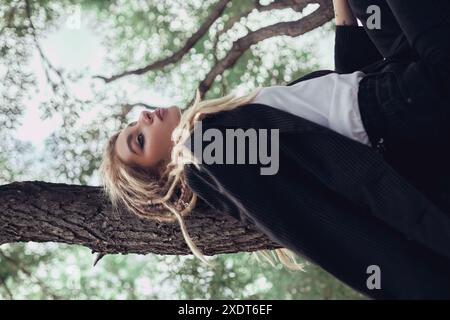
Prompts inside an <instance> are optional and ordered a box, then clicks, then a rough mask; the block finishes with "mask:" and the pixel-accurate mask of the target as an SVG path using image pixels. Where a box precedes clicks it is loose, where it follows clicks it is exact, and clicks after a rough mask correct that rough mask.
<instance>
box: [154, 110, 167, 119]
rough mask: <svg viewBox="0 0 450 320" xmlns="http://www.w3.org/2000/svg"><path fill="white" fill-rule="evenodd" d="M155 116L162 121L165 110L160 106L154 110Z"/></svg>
mask: <svg viewBox="0 0 450 320" xmlns="http://www.w3.org/2000/svg"><path fill="white" fill-rule="evenodd" d="M155 114H156V116H157V117H158V118H159V120H161V121H163V119H164V116H165V114H166V110H165V109H162V108H158V109H156V110H155Z"/></svg>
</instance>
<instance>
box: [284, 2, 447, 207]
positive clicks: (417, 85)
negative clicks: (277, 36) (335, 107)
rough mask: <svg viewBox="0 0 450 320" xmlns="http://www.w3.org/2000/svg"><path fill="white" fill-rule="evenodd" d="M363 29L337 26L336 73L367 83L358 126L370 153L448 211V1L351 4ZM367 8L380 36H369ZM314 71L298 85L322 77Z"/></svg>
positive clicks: (372, 33) (361, 90) (371, 32)
mask: <svg viewBox="0 0 450 320" xmlns="http://www.w3.org/2000/svg"><path fill="white" fill-rule="evenodd" d="M349 4H350V5H351V8H352V10H353V12H354V13H355V15H356V16H357V17H358V18H359V19H360V20H361V21H362V23H363V26H364V28H363V27H357V26H337V27H336V39H335V68H336V71H334V72H338V73H350V72H354V71H357V70H361V71H363V72H365V73H366V74H367V75H366V76H365V77H364V79H363V80H362V81H361V83H360V87H359V96H358V103H359V108H360V112H361V120H362V122H363V125H364V128H365V129H366V132H367V134H368V137H369V140H370V142H371V144H372V145H373V146H374V148H375V149H376V150H377V151H378V152H380V153H382V154H383V157H384V159H385V161H386V162H388V163H389V164H390V165H391V166H392V167H393V168H394V169H395V170H396V171H397V172H398V173H400V174H401V175H402V176H403V177H405V178H406V179H407V180H408V181H409V182H410V183H412V184H413V185H414V186H415V187H416V188H418V189H419V190H420V191H422V192H423V193H424V194H426V195H427V196H428V197H430V198H432V199H433V200H434V201H435V202H436V203H442V204H446V205H448V204H450V178H449V177H450V166H449V163H450V138H449V137H450V125H449V123H450V102H449V100H450V96H449V94H450V1H443V0H433V1H429V2H427V3H426V5H425V3H424V2H423V1H417V0H413V1H395V0H394V1H386V0H350V1H349ZM369 5H377V6H378V7H379V8H380V10H381V29H380V30H377V29H373V30H371V29H368V28H367V23H366V22H367V19H368V16H369V14H367V13H366V11H367V7H368V6H369ZM330 72H333V71H327V70H321V71H316V72H313V73H311V74H309V75H306V76H305V77H302V78H300V79H297V80H295V81H293V82H291V83H290V84H294V83H297V82H299V81H303V80H307V79H311V78H314V77H317V76H322V75H325V74H328V73H330Z"/></svg>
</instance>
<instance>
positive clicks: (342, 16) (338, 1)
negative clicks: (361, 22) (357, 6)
mask: <svg viewBox="0 0 450 320" xmlns="http://www.w3.org/2000/svg"><path fill="white" fill-rule="evenodd" d="M333 6H334V16H335V18H336V25H337V26H352V25H353V26H356V25H358V20H357V19H356V18H355V16H354V15H353V12H352V9H351V8H350V6H349V4H348V2H347V0H333Z"/></svg>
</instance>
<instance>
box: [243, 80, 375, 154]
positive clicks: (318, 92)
mask: <svg viewBox="0 0 450 320" xmlns="http://www.w3.org/2000/svg"><path fill="white" fill-rule="evenodd" d="M363 76H364V73H363V72H361V71H357V72H354V73H349V74H337V73H330V74H328V75H325V76H322V77H317V78H313V79H309V80H305V81H300V82H298V83H296V84H294V85H291V86H271V87H264V88H262V89H261V91H260V92H259V94H258V95H257V96H256V98H255V99H254V100H253V101H252V103H261V104H265V105H269V106H271V107H274V108H277V109H280V110H284V111H286V112H289V113H292V114H294V115H297V116H300V117H302V118H305V119H307V120H310V121H312V122H315V123H317V124H320V125H322V126H324V127H327V128H330V129H331V130H334V131H336V132H338V133H340V134H342V135H344V136H347V137H349V138H351V139H353V140H356V141H359V142H361V143H364V144H366V145H369V146H370V142H369V138H368V136H367V133H366V131H365V129H364V127H363V124H362V121H361V114H360V112H359V106H358V89H359V82H360V81H361V79H362V77H363Z"/></svg>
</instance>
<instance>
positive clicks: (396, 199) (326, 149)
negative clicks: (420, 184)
mask: <svg viewBox="0 0 450 320" xmlns="http://www.w3.org/2000/svg"><path fill="white" fill-rule="evenodd" d="M298 145H299V148H300V149H301V152H299V153H298V160H299V163H300V164H301V166H302V168H303V169H304V170H307V171H308V172H310V173H311V174H312V175H314V176H315V177H316V178H317V179H318V180H319V181H321V183H323V184H324V185H326V186H327V187H328V188H330V189H331V190H333V191H334V192H336V193H338V194H340V195H342V196H343V197H344V198H346V199H348V200H349V201H351V202H352V203H353V204H356V205H359V206H361V207H363V208H365V209H366V210H367V212H368V213H369V214H370V215H372V216H373V217H376V218H377V219H379V220H381V221H383V222H385V223H386V224H387V225H389V226H391V227H392V228H395V229H396V230H398V231H400V232H401V233H402V234H403V235H405V236H406V237H407V238H408V239H410V240H415V241H417V242H418V243H421V244H422V245H424V246H425V247H428V248H429V249H431V250H433V251H435V252H437V253H438V254H441V255H443V256H445V257H446V258H447V259H450V245H449V243H450V214H449V212H446V211H444V210H442V209H441V208H439V207H438V206H437V205H436V204H435V203H433V202H432V201H431V200H429V199H428V198H427V197H426V196H425V195H424V194H423V193H421V192H420V191H419V190H417V189H416V188H415V187H414V186H412V185H411V184H410V183H409V182H408V181H407V180H406V179H404V178H403V177H402V176H400V175H399V174H398V173H397V171H395V170H394V169H393V168H392V167H391V166H389V165H388V164H387V163H386V162H385V161H384V160H383V159H382V157H381V156H379V157H378V158H377V157H374V150H372V149H371V148H370V147H368V146H366V145H363V144H360V143H357V142H356V141H352V140H350V139H348V140H347V138H346V137H342V136H339V135H336V134H335V133H334V132H331V131H330V132H325V131H324V132H321V133H315V134H308V133H305V134H302V135H301V136H300V137H299V141H298Z"/></svg>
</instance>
